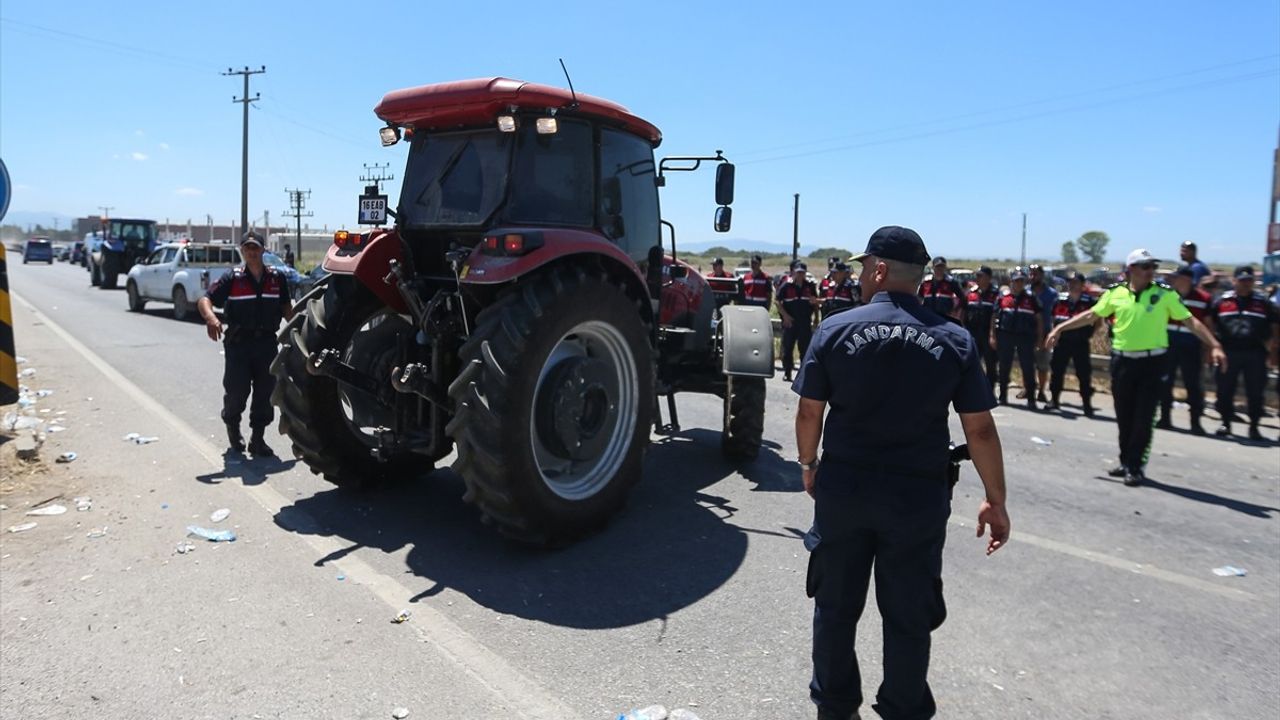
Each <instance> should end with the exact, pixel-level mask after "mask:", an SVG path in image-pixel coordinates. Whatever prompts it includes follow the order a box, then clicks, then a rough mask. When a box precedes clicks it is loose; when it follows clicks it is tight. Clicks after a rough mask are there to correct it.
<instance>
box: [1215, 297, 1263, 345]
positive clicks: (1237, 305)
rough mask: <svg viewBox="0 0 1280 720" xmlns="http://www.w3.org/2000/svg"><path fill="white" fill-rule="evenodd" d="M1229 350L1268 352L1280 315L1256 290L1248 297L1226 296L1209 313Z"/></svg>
mask: <svg viewBox="0 0 1280 720" xmlns="http://www.w3.org/2000/svg"><path fill="white" fill-rule="evenodd" d="M1209 316H1210V317H1212V318H1213V320H1214V323H1215V324H1216V325H1217V328H1218V339H1219V340H1221V341H1222V347H1223V349H1225V350H1266V347H1267V341H1268V340H1270V339H1271V326H1272V325H1274V324H1276V323H1278V322H1280V313H1277V312H1276V308H1275V306H1274V305H1272V304H1271V303H1269V302H1267V298H1266V297H1265V296H1264V295H1263V294H1262V293H1260V292H1257V291H1256V290H1255V291H1254V293H1253V294H1252V295H1249V296H1248V297H1240V296H1238V295H1236V294H1235V291H1228V292H1225V293H1222V297H1220V298H1218V300H1217V302H1215V303H1214V304H1213V307H1211V308H1210V309H1209Z"/></svg>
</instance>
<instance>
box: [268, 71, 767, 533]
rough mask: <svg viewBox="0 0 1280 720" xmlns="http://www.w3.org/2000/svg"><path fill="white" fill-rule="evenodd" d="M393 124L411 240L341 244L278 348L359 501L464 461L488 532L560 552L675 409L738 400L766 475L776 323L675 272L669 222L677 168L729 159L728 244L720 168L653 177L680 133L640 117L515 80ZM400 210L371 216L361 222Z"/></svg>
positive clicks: (405, 95)
mask: <svg viewBox="0 0 1280 720" xmlns="http://www.w3.org/2000/svg"><path fill="white" fill-rule="evenodd" d="M375 112H376V113H377V115H378V117H379V118H381V119H382V120H383V121H384V122H385V123H386V126H385V127H383V128H382V129H381V136H382V141H383V144H384V145H392V144H395V143H396V142H398V141H399V140H400V139H401V138H402V137H403V138H404V139H406V140H408V142H409V143H410V147H409V157H408V162H407V165H406V168H405V171H404V174H403V176H402V177H403V185H402V190H401V195H400V200H399V203H398V205H397V207H396V208H395V209H394V210H391V209H387V210H386V212H387V214H389V215H391V216H392V217H394V218H395V220H396V222H395V225H394V226H393V227H392V228H391V229H390V230H384V229H377V230H375V231H373V232H370V233H366V234H357V233H348V232H346V231H340V232H338V233H337V234H336V235H335V237H334V244H333V246H332V247H330V248H329V250H328V255H327V256H326V258H325V261H324V267H325V269H326V270H328V271H329V273H330V274H329V276H328V277H327V280H326V281H324V282H323V283H322V284H321V285H319V286H317V287H316V288H314V289H313V290H312V291H311V292H310V293H308V294H307V296H305V297H304V298H303V300H302V302H301V305H300V307H299V311H300V312H299V313H298V315H297V317H295V318H294V320H293V321H292V322H290V323H289V325H288V326H287V327H286V329H285V330H284V331H283V332H282V333H281V341H282V343H283V348H282V349H281V351H280V355H279V357H278V358H277V359H276V362H275V363H274V365H273V372H274V373H275V374H276V376H277V378H278V380H279V382H278V383H277V386H276V391H275V395H274V397H273V401H274V402H275V404H276V405H277V406H278V407H279V408H280V411H281V420H280V429H281V431H282V432H283V433H285V434H286V435H287V436H288V437H289V438H290V440H291V441H292V443H293V449H294V453H295V454H296V455H297V457H299V458H300V459H302V460H303V461H304V462H306V463H307V465H309V466H310V467H311V469H312V470H313V471H314V472H317V473H320V474H323V475H324V477H325V478H326V479H328V480H329V481H331V482H333V483H336V484H338V485H343V486H347V485H358V484H360V483H362V482H363V481H366V480H368V479H374V478H378V477H387V476H416V475H423V474H426V473H427V472H428V471H430V470H431V469H432V468H434V467H435V463H437V462H438V461H440V460H441V459H443V458H445V457H446V456H447V455H449V453H450V452H452V451H453V450H454V449H455V448H456V451H457V458H456V460H455V461H454V463H453V468H454V470H456V471H457V472H458V473H459V474H460V475H461V476H462V478H463V479H464V480H465V482H466V494H465V500H466V501H468V502H470V503H472V504H474V505H476V506H477V507H478V508H479V509H480V511H481V513H482V514H483V517H484V519H485V520H486V521H487V522H490V523H492V524H495V525H496V526H497V527H498V528H499V529H500V530H501V531H502V532H503V533H505V534H507V535H509V536H511V537H514V538H516V539H518V540H522V541H525V542H531V543H537V544H560V543H565V542H569V541H572V540H573V539H575V538H577V537H580V536H582V535H583V534H586V533H589V532H591V531H593V530H595V529H597V528H599V527H600V526H602V525H603V524H604V523H605V522H606V521H607V520H608V519H609V518H610V517H611V516H612V515H613V514H614V513H615V512H616V511H617V510H618V509H619V508H620V507H622V505H623V503H624V502H625V500H626V497H627V494H628V492H629V490H630V489H631V487H632V486H633V485H634V484H635V483H636V481H638V480H639V479H640V476H641V472H642V459H643V453H644V449H645V446H646V445H647V443H648V441H649V436H650V431H651V429H658V430H660V431H661V430H668V431H669V430H671V429H673V428H674V429H678V427H679V425H678V420H677V419H676V416H675V402H674V396H675V394H676V393H677V392H680V391H687V392H700V393H711V394H715V395H718V396H720V397H721V398H723V400H724V422H723V431H722V442H721V447H722V450H723V452H724V453H725V455H726V456H728V457H729V458H731V459H735V460H746V459H752V458H754V457H755V456H756V453H757V452H758V451H759V447H760V441H761V433H762V431H763V427H764V400H765V385H764V383H765V379H766V378H768V377H771V376H772V375H773V336H772V332H771V328H770V323H769V317H768V314H767V311H766V310H765V309H764V308H756V307H746V306H737V305H728V306H725V307H723V308H721V309H720V310H717V309H716V302H715V293H717V292H723V293H729V294H734V293H739V292H740V285H739V281H738V280H736V279H729V280H728V281H727V284H721V285H719V286H718V287H717V288H716V289H714V290H713V289H712V288H711V286H710V285H708V283H707V281H706V280H705V279H704V278H702V277H701V275H700V274H699V273H697V272H692V271H691V268H690V267H689V266H688V265H686V264H684V263H682V262H680V261H678V260H677V259H676V257H675V229H674V227H673V226H672V225H671V224H670V223H667V222H666V221H664V220H662V219H661V216H660V214H659V205H658V188H659V187H661V186H662V185H664V183H665V180H666V176H667V175H668V174H669V173H671V172H673V171H677V170H695V169H697V168H698V166H699V165H701V164H702V163H704V162H707V163H712V164H715V165H716V167H717V172H716V202H717V205H719V207H718V208H717V209H716V213H715V229H716V230H717V231H721V232H723V231H726V230H728V229H729V224H730V217H731V211H730V209H729V207H728V206H729V204H730V203H731V202H732V201H733V166H732V165H730V164H728V162H727V161H726V159H725V158H724V157H723V156H722V155H721V154H720V153H719V152H717V153H716V154H715V156H707V157H669V158H665V159H663V160H661V161H655V159H654V154H653V150H654V148H656V147H657V146H658V145H659V143H660V142H661V140H662V135H661V133H660V132H659V130H658V129H657V128H656V127H654V126H653V125H651V124H650V123H648V122H646V121H644V120H642V119H640V118H639V117H636V116H635V115H632V114H631V113H630V112H628V111H627V110H626V109H625V108H623V107H621V106H619V105H616V104H614V103H611V102H609V101H606V100H601V99H598V98H593V97H588V96H585V95H576V94H575V93H574V92H573V91H572V89H570V90H567V91H566V90H561V89H558V88H554V87H549V86H544V85H535V84H530V83H525V82H520V81H516V80H508V79H504V78H495V79H484V80H467V81H461V82H451V83H441V84H436V85H426V86H422V87H416V88H411V89H407V90H400V91H396V92H393V93H390V94H389V95H387V96H385V97H384V98H383V100H382V102H381V103H380V104H379V105H378V106H377V108H376V110H375ZM380 212H381V210H380V208H379V207H378V200H377V198H376V197H366V198H363V199H362V200H361V214H362V216H365V215H368V217H362V219H363V220H372V221H374V222H376V221H377V220H378V219H379V218H378V217H376V216H377V215H379V214H380ZM664 226H665V227H666V228H667V229H668V231H669V232H668V233H666V236H667V238H669V240H668V241H667V244H666V247H665V248H664V237H663V236H664V233H663V231H662V228H663V227H664ZM662 396H666V400H667V403H668V412H669V414H670V417H669V420H670V422H669V423H666V424H664V423H662V422H661V420H660V418H661V414H660V410H659V398H660V397H662Z"/></svg>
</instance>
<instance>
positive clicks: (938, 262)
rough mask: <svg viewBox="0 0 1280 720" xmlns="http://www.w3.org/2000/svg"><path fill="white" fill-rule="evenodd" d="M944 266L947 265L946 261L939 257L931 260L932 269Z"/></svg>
mask: <svg viewBox="0 0 1280 720" xmlns="http://www.w3.org/2000/svg"><path fill="white" fill-rule="evenodd" d="M946 264H947V259H946V258H944V257H942V256H941V255H939V256H938V257H936V258H934V259H933V266H934V267H938V266H939V265H946Z"/></svg>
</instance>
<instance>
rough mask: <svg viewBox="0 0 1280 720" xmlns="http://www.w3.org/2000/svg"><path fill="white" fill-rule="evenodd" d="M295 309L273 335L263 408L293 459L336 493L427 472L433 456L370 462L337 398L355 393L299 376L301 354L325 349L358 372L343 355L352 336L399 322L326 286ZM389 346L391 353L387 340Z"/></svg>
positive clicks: (366, 299)
mask: <svg viewBox="0 0 1280 720" xmlns="http://www.w3.org/2000/svg"><path fill="white" fill-rule="evenodd" d="M344 279H345V278H344ZM347 280H349V283H348V284H350V283H354V280H352V279H347ZM326 282H327V281H326ZM297 311H298V314H297V315H295V316H294V318H293V320H291V321H289V324H288V325H287V326H286V327H285V329H284V332H283V333H281V347H280V352H279V354H277V355H276V359H275V361H274V362H273V363H272V364H271V372H272V374H273V375H275V378H276V387H275V390H274V391H273V392H272V394H271V404H273V405H275V406H276V407H277V408H279V410H280V433H281V434H282V435H285V436H286V437H288V438H289V440H290V442H291V443H292V445H293V455H294V457H296V458H298V459H299V460H301V461H302V462H304V463H306V464H307V467H309V468H310V469H311V472H313V473H315V474H317V475H320V476H322V477H323V478H324V479H325V480H327V481H328V482H331V483H333V484H334V485H337V486H339V487H342V488H354V489H360V488H365V487H369V486H371V485H373V484H375V483H376V482H377V481H380V480H383V479H388V478H393V477H404V476H412V475H415V474H426V473H428V472H431V470H432V469H434V467H435V466H434V461H435V460H438V459H439V457H437V458H431V457H428V456H425V455H420V454H415V453H409V452H403V453H399V454H396V455H393V456H392V457H390V458H388V459H387V460H386V461H384V462H379V461H377V460H375V459H374V458H373V455H372V450H373V446H372V445H371V444H370V438H369V437H367V436H365V435H363V434H361V433H359V432H357V431H356V429H355V428H354V427H353V422H352V420H351V419H350V418H349V417H348V415H347V410H346V408H347V407H348V406H351V407H353V405H352V404H351V402H350V398H351V396H350V395H344V392H357V391H348V390H345V389H344V388H343V387H341V386H340V385H339V383H338V381H337V380H334V379H333V378H330V377H325V376H320V375H312V374H310V373H309V372H307V362H308V353H313V352H316V351H318V350H323V349H326V348H331V347H332V348H338V349H339V350H342V351H344V357H343V361H344V362H350V363H352V364H353V365H355V366H356V367H357V369H361V359H360V358H355V357H348V356H347V354H346V350H347V348H348V346H349V344H350V343H351V342H352V338H353V337H354V336H355V335H356V333H357V331H360V330H361V329H362V328H364V326H365V325H366V324H368V323H369V322H370V321H371V320H372V319H375V318H377V317H384V316H389V317H393V318H399V316H398V315H395V314H394V313H391V312H390V311H389V310H388V309H387V308H386V306H385V305H383V304H382V302H381V301H379V300H378V299H377V298H376V297H374V296H373V295H372V294H371V293H369V292H368V291H366V290H364V289H363V288H360V287H354V288H350V289H348V290H347V291H346V292H340V288H339V287H338V284H337V283H333V282H329V284H328V287H327V288H326V289H325V291H324V292H323V293H320V294H319V295H318V296H316V297H312V298H311V299H310V300H308V301H307V303H306V304H305V305H303V306H300V307H299V308H297ZM390 346H391V347H394V342H392V343H390ZM364 369H368V368H364ZM388 370H389V369H388ZM389 377H390V376H389V375H388V383H389V382H390V379H389ZM357 402H358V403H359V404H361V406H362V407H366V406H368V404H367V402H363V401H357ZM344 403H345V404H344ZM353 412H354V411H353ZM448 452H449V448H447V447H446V448H443V449H441V455H440V457H443V455H444V454H447V453H448Z"/></svg>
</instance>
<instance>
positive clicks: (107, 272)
mask: <svg viewBox="0 0 1280 720" xmlns="http://www.w3.org/2000/svg"><path fill="white" fill-rule="evenodd" d="M119 275H120V260H119V259H117V258H116V256H115V254H114V253H112V254H109V255H107V256H106V257H104V258H102V284H101V285H99V286H98V287H100V288H102V289H103V290H115V289H116V279H117V278H118V276H119Z"/></svg>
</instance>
